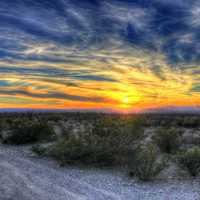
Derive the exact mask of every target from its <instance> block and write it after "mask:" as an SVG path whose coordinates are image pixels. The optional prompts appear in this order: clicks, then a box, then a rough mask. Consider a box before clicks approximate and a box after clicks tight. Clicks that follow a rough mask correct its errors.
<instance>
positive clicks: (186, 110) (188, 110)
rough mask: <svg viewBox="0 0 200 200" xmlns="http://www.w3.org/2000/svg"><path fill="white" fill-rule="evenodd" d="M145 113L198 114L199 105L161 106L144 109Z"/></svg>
mask: <svg viewBox="0 0 200 200" xmlns="http://www.w3.org/2000/svg"><path fill="white" fill-rule="evenodd" d="M144 112H145V113H158V114H162V113H163V114H165V113H166V114H169V113H185V114H187V113H188V114H190V113H191V114H193V113H194V114H196V113H199V114H200V106H183V107H176V106H171V107H163V108H157V109H147V110H145V111H144Z"/></svg>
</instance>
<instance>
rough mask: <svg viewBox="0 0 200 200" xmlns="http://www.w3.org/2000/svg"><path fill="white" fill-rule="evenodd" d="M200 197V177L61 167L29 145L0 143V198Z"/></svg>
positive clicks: (173, 199)
mask: <svg viewBox="0 0 200 200" xmlns="http://www.w3.org/2000/svg"><path fill="white" fill-rule="evenodd" d="M32 199H33V200H35V199H37V200H79V199H80V200H200V181H199V180H198V179H196V180H191V179H188V180H177V179H175V180H174V179H173V180H157V181H154V182H147V183H141V182H138V181H136V180H134V179H130V178H128V176H127V174H125V173H123V172H120V171H116V170H115V171H112V170H100V169H98V170H97V169H81V168H77V167H76V168H72V167H67V168H60V167H59V166H57V165H56V163H55V162H53V161H51V160H47V159H44V158H37V157H35V156H33V155H32V154H31V153H30V151H29V150H27V147H11V146H0V200H32Z"/></svg>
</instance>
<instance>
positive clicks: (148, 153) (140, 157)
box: [129, 145, 165, 181]
mask: <svg viewBox="0 0 200 200" xmlns="http://www.w3.org/2000/svg"><path fill="white" fill-rule="evenodd" d="M164 166H165V163H164V161H163V160H162V161H160V162H157V157H156V149H155V147H154V146H152V145H149V146H147V147H146V148H141V147H140V148H138V149H137V150H136V151H135V153H134V154H133V157H132V158H131V160H130V163H129V168H130V175H134V176H136V177H138V178H139V179H140V180H143V181H148V180H150V179H152V178H153V177H155V176H156V175H157V174H159V173H160V172H161V170H162V169H163V168H164Z"/></svg>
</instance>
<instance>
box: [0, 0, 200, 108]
mask: <svg viewBox="0 0 200 200" xmlns="http://www.w3.org/2000/svg"><path fill="white" fill-rule="evenodd" d="M171 106H173V107H184V106H186V107H188V106H192V107H196V106H200V0H1V1H0V108H31V109H34V108H37V109H41V108H42V109H95V110H118V111H141V110H145V109H154V108H161V107H171Z"/></svg>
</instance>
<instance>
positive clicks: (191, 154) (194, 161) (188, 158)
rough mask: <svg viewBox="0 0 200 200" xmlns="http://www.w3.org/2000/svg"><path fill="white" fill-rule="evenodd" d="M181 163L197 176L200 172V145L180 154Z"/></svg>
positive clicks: (191, 173)
mask: <svg viewBox="0 0 200 200" xmlns="http://www.w3.org/2000/svg"><path fill="white" fill-rule="evenodd" d="M178 161H179V163H180V165H181V166H182V167H183V168H185V169H187V170H188V172H189V173H190V175H192V176H197V175H198V174H199V172H200V147H197V146H196V147H192V148H190V149H188V150H187V151H186V152H184V153H181V154H180V155H179V156H178Z"/></svg>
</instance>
